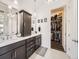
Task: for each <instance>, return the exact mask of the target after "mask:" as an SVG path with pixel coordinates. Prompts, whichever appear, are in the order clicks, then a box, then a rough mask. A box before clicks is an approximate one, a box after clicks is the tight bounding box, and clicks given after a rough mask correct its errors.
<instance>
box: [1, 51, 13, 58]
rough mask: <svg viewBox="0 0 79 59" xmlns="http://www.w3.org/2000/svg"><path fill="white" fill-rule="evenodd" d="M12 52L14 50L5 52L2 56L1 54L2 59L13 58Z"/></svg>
mask: <svg viewBox="0 0 79 59" xmlns="http://www.w3.org/2000/svg"><path fill="white" fill-rule="evenodd" d="M11 53H12V52H8V53H6V54H3V55H2V56H0V59H11Z"/></svg>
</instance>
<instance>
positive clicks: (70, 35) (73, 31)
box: [67, 0, 78, 59]
mask: <svg viewBox="0 0 79 59" xmlns="http://www.w3.org/2000/svg"><path fill="white" fill-rule="evenodd" d="M77 20H78V19H77V0H71V1H69V4H68V7H67V54H68V55H69V56H70V57H71V59H78V35H77V34H78V30H77V29H78V27H77V24H78V23H77V22H78V21H77Z"/></svg>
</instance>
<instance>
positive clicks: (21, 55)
mask: <svg viewBox="0 0 79 59" xmlns="http://www.w3.org/2000/svg"><path fill="white" fill-rule="evenodd" d="M15 59H25V46H22V47H19V48H17V49H15Z"/></svg>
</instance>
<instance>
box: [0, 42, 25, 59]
mask: <svg viewBox="0 0 79 59" xmlns="http://www.w3.org/2000/svg"><path fill="white" fill-rule="evenodd" d="M0 59H25V41H20V42H17V43H14V44H11V45H8V46H5V47H2V48H0Z"/></svg>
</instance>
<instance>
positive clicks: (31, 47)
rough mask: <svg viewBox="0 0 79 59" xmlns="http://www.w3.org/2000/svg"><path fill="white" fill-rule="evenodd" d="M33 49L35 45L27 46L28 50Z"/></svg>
mask: <svg viewBox="0 0 79 59" xmlns="http://www.w3.org/2000/svg"><path fill="white" fill-rule="evenodd" d="M31 49H35V45H31V46H29V47H27V51H30V50H31Z"/></svg>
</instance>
